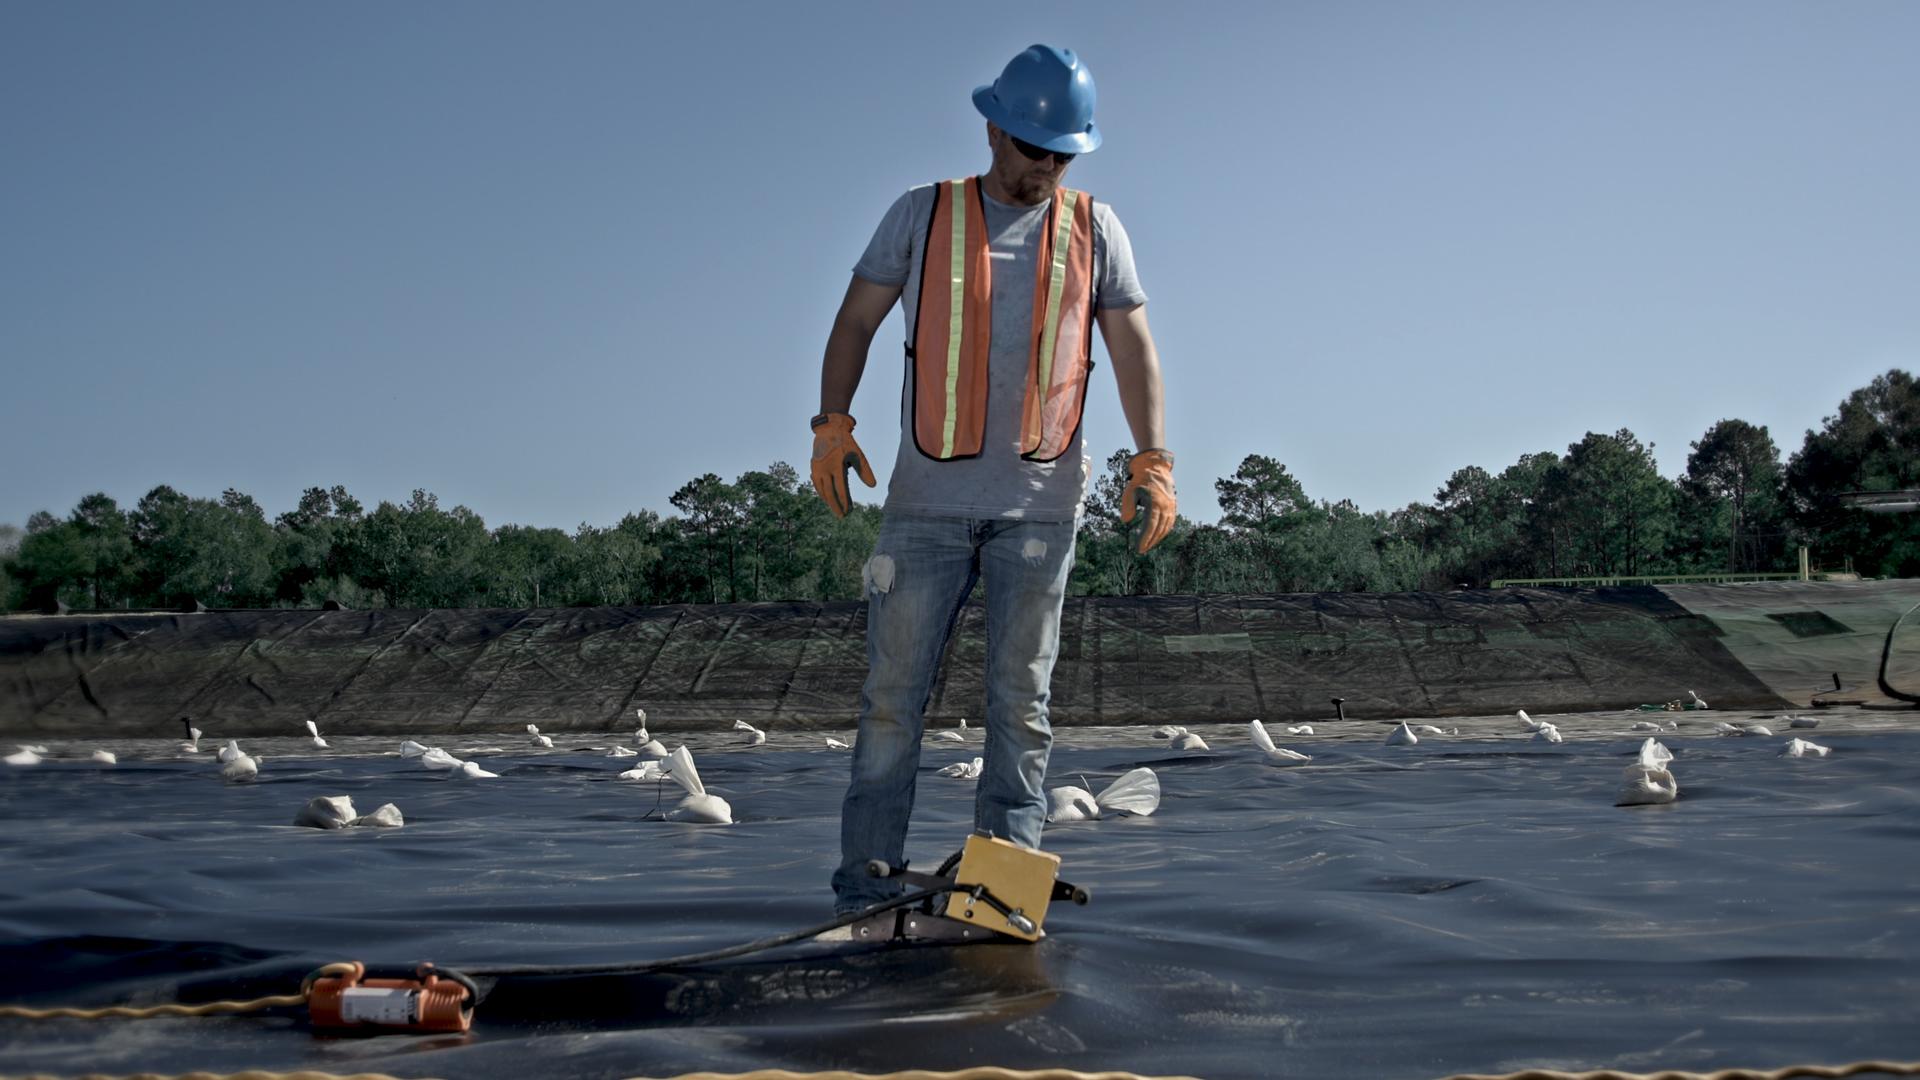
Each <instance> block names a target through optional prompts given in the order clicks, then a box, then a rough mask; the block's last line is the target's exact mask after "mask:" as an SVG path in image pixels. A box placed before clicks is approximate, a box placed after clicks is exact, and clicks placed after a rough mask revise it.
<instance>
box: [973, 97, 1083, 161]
mask: <svg viewBox="0 0 1920 1080" xmlns="http://www.w3.org/2000/svg"><path fill="white" fill-rule="evenodd" d="M973 107H974V108H976V109H978V110H980V115H981V116H984V117H986V118H987V119H989V120H991V121H993V122H994V124H995V125H997V126H998V127H999V128H1000V130H1001V131H1004V132H1006V133H1007V134H1009V135H1011V136H1013V137H1014V138H1016V139H1019V140H1020V141H1022V142H1030V143H1032V144H1033V145H1035V146H1038V147H1040V148H1041V149H1043V150H1057V151H1059V152H1060V153H1063V154H1091V153H1093V152H1094V151H1095V150H1098V149H1100V127H1099V125H1097V124H1088V125H1087V130H1085V131H1071V132H1067V133H1066V134H1064V135H1063V134H1061V133H1060V132H1057V131H1048V130H1047V129H1046V128H1043V127H1040V126H1038V125H1035V124H1029V123H1027V122H1026V121H1024V120H1020V119H1018V118H1016V117H1014V116H1012V115H1010V114H1009V113H1008V112H1007V110H1006V109H1005V108H1004V107H1002V106H1001V104H1000V101H999V99H997V98H995V97H994V96H993V87H992V86H991V85H988V86H979V87H975V88H974V91H973Z"/></svg>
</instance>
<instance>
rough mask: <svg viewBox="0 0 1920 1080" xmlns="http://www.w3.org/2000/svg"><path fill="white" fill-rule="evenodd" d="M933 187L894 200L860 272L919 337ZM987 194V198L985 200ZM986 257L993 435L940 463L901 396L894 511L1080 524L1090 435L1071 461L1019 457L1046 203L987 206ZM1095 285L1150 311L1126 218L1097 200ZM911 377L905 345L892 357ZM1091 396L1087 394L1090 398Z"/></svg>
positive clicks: (1099, 296) (904, 390)
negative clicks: (921, 442) (917, 441)
mask: <svg viewBox="0 0 1920 1080" xmlns="http://www.w3.org/2000/svg"><path fill="white" fill-rule="evenodd" d="M933 188H934V186H933V185H932V184H923V185H921V186H919V187H916V188H913V189H912V190H910V191H908V192H907V193H906V194H905V195H902V196H900V198H899V199H897V200H895V201H894V204H893V206H892V207H891V208H890V209H888V210H887V216H886V217H884V218H882V219H881V221H880V227H879V228H878V229H876V230H874V233H873V240H872V241H871V242H870V243H868V244H867V251H866V254H864V255H862V256H860V262H859V264H858V265H856V266H855V267H854V268H853V272H854V273H855V274H858V275H859V276H860V277H862V278H865V279H866V280H868V281H871V282H873V283H874V284H876V285H900V286H903V288H902V290H901V293H900V306H901V308H902V313H903V314H904V315H905V316H906V332H907V334H908V335H909V336H911V335H912V333H913V318H914V311H915V309H916V308H917V307H918V306H919V302H920V263H921V257H920V253H921V250H922V249H923V248H925V247H926V243H927V219H928V217H929V216H930V215H931V214H932V212H933ZM983 195H984V193H983ZM985 201H986V206H987V212H986V223H987V252H988V256H989V257H990V258H992V259H993V339H992V342H991V344H990V345H989V347H988V361H987V431H986V441H985V443H984V445H983V447H982V449H981V452H980V456H978V457H973V458H963V459H959V460H954V461H936V460H934V459H932V458H930V457H927V456H926V455H925V454H922V453H921V452H920V450H919V448H918V447H916V446H914V444H913V402H912V401H911V400H909V399H908V397H907V394H908V389H909V387H908V384H907V383H906V381H905V380H903V382H902V385H901V388H900V451H899V453H898V454H896V455H895V457H894V463H893V477H892V479H891V480H890V481H889V482H888V484H887V502H886V509H887V510H897V511H901V512H903V513H909V514H926V515H930V516H934V517H971V518H1025V519H1029V520H1033V521H1072V520H1074V519H1076V518H1078V517H1079V516H1080V511H1081V508H1082V505H1083V504H1084V502H1085V501H1086V493H1087V473H1088V467H1087V456H1086V433H1085V431H1084V430H1083V431H1082V432H1081V434H1080V437H1079V438H1078V439H1076V440H1074V443H1073V445H1072V447H1071V448H1070V449H1068V450H1067V452H1066V453H1065V454H1062V455H1061V456H1060V457H1059V458H1057V459H1055V460H1053V461H1048V462H1037V461H1023V460H1021V457H1020V408H1021V404H1022V402H1023V401H1025V394H1026V382H1027V364H1028V362H1029V360H1030V358H1031V351H1032V344H1031V340H1030V336H1029V335H1030V332H1031V330H1032V327H1033V274H1034V260H1035V257H1036V255H1037V252H1038V248H1039V245H1040V236H1041V228H1042V226H1044V225H1045V223H1046V219H1047V207H1048V205H1049V204H1048V203H1041V204H1040V205H1038V206H1010V205H1008V204H1006V203H1002V202H997V201H995V200H994V199H993V198H992V197H991V196H986V197H985ZM1093 277H1094V282H1095V285H1094V292H1095V297H1096V303H1097V304H1098V306H1099V307H1101V308H1115V307H1133V306H1135V305H1138V304H1144V303H1146V302H1147V294H1146V292H1145V291H1144V290H1142V289H1141V288H1140V279H1139V278H1138V277H1137V276H1136V275H1135V274H1134V269H1133V247H1132V245H1131V244H1129V243H1128V242H1127V231H1126V230H1125V229H1123V228H1121V227H1120V219H1118V218H1116V217H1114V216H1113V211H1112V210H1110V209H1108V208H1107V205H1106V204H1105V203H1103V202H1101V201H1099V200H1098V199H1095V200H1094V203H1093ZM894 355H895V356H897V357H900V358H901V365H902V366H901V368H900V370H901V372H902V374H903V375H904V374H905V370H906V368H905V350H904V345H903V347H902V350H901V351H900V352H897V353H895V354H894ZM1092 392H1093V388H1092V387H1091V386H1089V387H1088V393H1089V394H1091V393H1092Z"/></svg>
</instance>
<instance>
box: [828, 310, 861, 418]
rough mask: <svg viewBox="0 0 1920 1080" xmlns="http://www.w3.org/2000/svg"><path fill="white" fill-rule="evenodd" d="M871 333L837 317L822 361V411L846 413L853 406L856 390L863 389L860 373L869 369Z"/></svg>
mask: <svg viewBox="0 0 1920 1080" xmlns="http://www.w3.org/2000/svg"><path fill="white" fill-rule="evenodd" d="M872 344H873V335H872V334H863V333H861V332H860V328H859V327H857V326H850V325H847V324H846V323H845V322H844V321H842V320H837V319H836V320H835V321H834V324H833V332H832V333H830V334H828V335H827V353H826V356H825V357H824V358H823V359H822V360H821V362H820V411H821V412H823V413H831V412H837V413H843V412H847V411H849V410H850V409H852V408H853V393H854V391H856V390H858V389H860V376H861V375H862V374H863V373H865V372H866V370H867V349H868V347H869V346H871V345H872Z"/></svg>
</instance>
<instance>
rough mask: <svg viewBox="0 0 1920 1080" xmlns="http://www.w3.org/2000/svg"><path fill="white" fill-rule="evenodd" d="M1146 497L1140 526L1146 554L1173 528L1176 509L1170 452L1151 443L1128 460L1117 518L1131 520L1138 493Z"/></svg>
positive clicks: (1136, 509)
mask: <svg viewBox="0 0 1920 1080" xmlns="http://www.w3.org/2000/svg"><path fill="white" fill-rule="evenodd" d="M1139 495H1144V496H1145V497H1146V500H1147V517H1146V522H1145V524H1144V525H1142V527H1141V529H1140V546H1139V548H1138V549H1137V550H1138V551H1139V552H1140V554H1142V555H1145V554H1146V553H1147V552H1149V551H1152V550H1153V546H1154V545H1155V544H1158V543H1159V542H1160V541H1162V540H1165V539H1166V538H1167V534H1168V533H1170V532H1172V531H1173V522H1174V518H1175V517H1176V515H1177V513H1178V510H1179V503H1178V500H1176V499H1175V498H1174V495H1173V454H1172V452H1170V451H1167V450H1162V449H1160V448H1158V447H1154V448H1153V449H1151V450H1142V451H1140V452H1139V453H1137V454H1135V455H1133V457H1132V459H1131V460H1129V461H1128V462H1127V490H1126V491H1125V492H1124V493H1122V494H1121V496H1120V520H1121V521H1123V522H1127V523H1129V524H1131V523H1132V522H1133V519H1134V515H1135V514H1136V513H1137V512H1138V510H1139V506H1138V503H1137V501H1136V499H1137V496H1139Z"/></svg>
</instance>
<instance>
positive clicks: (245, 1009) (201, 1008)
mask: <svg viewBox="0 0 1920 1080" xmlns="http://www.w3.org/2000/svg"><path fill="white" fill-rule="evenodd" d="M352 971H353V965H352V964H328V965H327V966H325V967H322V968H318V969H316V970H315V971H314V972H313V973H312V974H310V975H308V976H307V977H306V978H305V979H304V980H302V981H301V983H300V992H299V993H297V994H275V995H274V996H272V997H263V998H254V999H252V1000H250V1001H207V1002H202V1003H201V1004H199V1005H179V1004H168V1005H147V1006H133V1005H106V1006H102V1007H101V1008H97V1009H76V1008H66V1007H55V1008H51V1009H36V1008H33V1007H32V1006H28V1005H0V1017H5V1018H9V1019H15V1020H151V1019H153V1018H154V1017H158V1016H219V1015H222V1014H231V1013H250V1012H262V1011H264V1010H266V1009H285V1008H294V1007H297V1006H301V1005H305V1004H306V1003H307V992H308V991H310V990H312V989H313V983H314V980H315V979H321V978H325V977H326V976H328V975H346V974H350V973H351V972H352Z"/></svg>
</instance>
